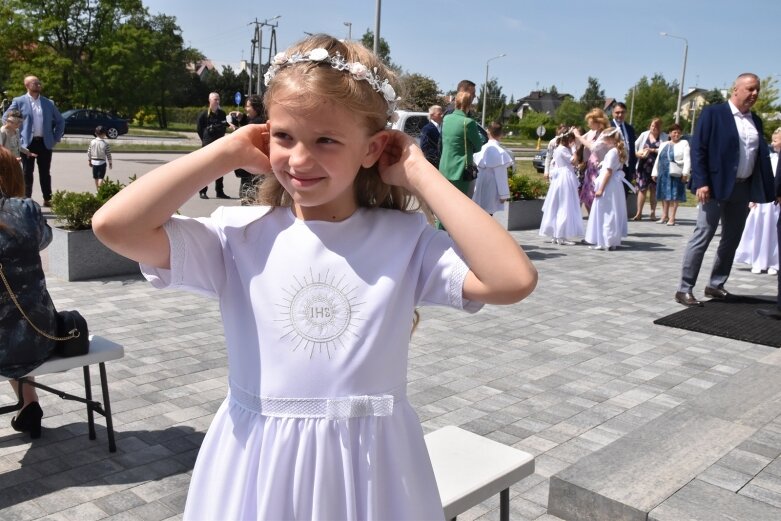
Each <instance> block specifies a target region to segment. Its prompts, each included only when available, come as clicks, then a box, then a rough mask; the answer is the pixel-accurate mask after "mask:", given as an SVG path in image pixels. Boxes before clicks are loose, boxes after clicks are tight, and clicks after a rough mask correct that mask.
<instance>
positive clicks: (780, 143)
mask: <svg viewBox="0 0 781 521" xmlns="http://www.w3.org/2000/svg"><path fill="white" fill-rule="evenodd" d="M770 145H771V146H772V147H773V150H775V151H776V152H781V133H778V134H773V137H772V138H771V140H770Z"/></svg>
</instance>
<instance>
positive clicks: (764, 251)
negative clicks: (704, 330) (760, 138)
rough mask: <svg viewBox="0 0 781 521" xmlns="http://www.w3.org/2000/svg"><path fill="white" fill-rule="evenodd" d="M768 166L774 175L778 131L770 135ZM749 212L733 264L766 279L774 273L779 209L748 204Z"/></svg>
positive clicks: (779, 138)
mask: <svg viewBox="0 0 781 521" xmlns="http://www.w3.org/2000/svg"><path fill="white" fill-rule="evenodd" d="M770 146H771V151H770V163H771V164H772V166H773V172H774V173H775V175H779V174H778V154H779V152H781V127H780V128H777V129H776V130H775V131H774V132H773V137H772V140H771V143H770ZM749 207H750V208H751V210H750V211H749V214H748V218H747V219H746V227H745V228H743V236H742V237H741V238H740V244H739V245H738V249H737V251H736V252H735V262H743V263H745V264H748V265H750V266H751V273H762V272H763V271H764V270H767V273H768V274H769V275H776V274H777V273H778V235H777V231H776V223H777V222H778V214H779V211H781V209H780V208H779V205H777V204H775V203H763V204H757V203H749Z"/></svg>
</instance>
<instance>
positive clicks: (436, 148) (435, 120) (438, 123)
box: [420, 105, 445, 168]
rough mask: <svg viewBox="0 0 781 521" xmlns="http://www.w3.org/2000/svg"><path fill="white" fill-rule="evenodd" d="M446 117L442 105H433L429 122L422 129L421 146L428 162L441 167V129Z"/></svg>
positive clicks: (435, 166)
mask: <svg viewBox="0 0 781 521" xmlns="http://www.w3.org/2000/svg"><path fill="white" fill-rule="evenodd" d="M444 117H445V115H444V114H443V112H442V107H440V106H439V105H432V106H430V107H429V108H428V123H426V124H425V125H423V127H422V128H421V129H420V148H421V150H423V155H424V156H426V159H428V162H429V163H431V164H432V165H434V168H439V156H440V155H441V153H442V150H441V149H440V131H441V129H442V119H443V118H444Z"/></svg>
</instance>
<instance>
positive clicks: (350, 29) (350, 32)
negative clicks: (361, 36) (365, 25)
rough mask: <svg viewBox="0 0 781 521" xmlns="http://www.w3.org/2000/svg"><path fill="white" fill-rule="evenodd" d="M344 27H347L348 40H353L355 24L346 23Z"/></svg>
mask: <svg viewBox="0 0 781 521" xmlns="http://www.w3.org/2000/svg"><path fill="white" fill-rule="evenodd" d="M344 25H346V26H347V40H348V41H349V40H352V39H353V23H352V22H344Z"/></svg>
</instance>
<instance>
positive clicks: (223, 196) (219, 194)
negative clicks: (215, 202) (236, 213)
mask: <svg viewBox="0 0 781 521" xmlns="http://www.w3.org/2000/svg"><path fill="white" fill-rule="evenodd" d="M230 198H231V196H229V195H228V194H226V193H225V192H217V199H230Z"/></svg>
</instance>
